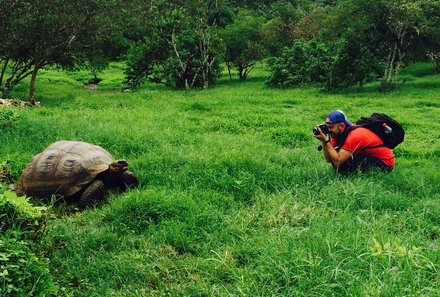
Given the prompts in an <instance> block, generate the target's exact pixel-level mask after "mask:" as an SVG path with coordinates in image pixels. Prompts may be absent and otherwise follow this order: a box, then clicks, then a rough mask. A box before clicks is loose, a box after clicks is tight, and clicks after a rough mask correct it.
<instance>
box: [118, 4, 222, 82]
mask: <svg viewBox="0 0 440 297" xmlns="http://www.w3.org/2000/svg"><path fill="white" fill-rule="evenodd" d="M208 4H209V3H208ZM208 4H204V5H197V4H195V3H192V2H189V3H187V5H183V6H179V5H175V4H173V3H169V4H166V3H159V4H157V5H155V6H154V9H155V10H157V13H156V14H155V15H154V16H153V17H152V19H151V20H150V26H151V30H150V31H149V32H148V34H147V35H146V36H145V38H144V40H143V42H140V43H138V44H136V45H135V46H134V47H133V48H132V49H131V50H130V52H129V54H128V58H129V60H128V65H127V70H126V71H125V72H126V82H127V83H128V84H129V85H131V86H139V85H140V84H141V83H142V81H144V80H149V81H151V82H154V83H163V84H165V85H167V86H172V87H176V88H179V89H191V88H207V87H208V86H209V85H211V84H213V83H214V82H215V80H216V79H217V78H218V76H219V75H220V62H221V61H220V59H221V50H222V47H221V42H220V40H219V38H218V36H217V34H216V33H215V32H214V27H213V24H210V23H209V22H210V20H211V19H210V16H211V15H212V10H211V7H210V5H208ZM211 21H212V20H211Z"/></svg>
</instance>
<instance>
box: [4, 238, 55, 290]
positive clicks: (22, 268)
mask: <svg viewBox="0 0 440 297" xmlns="http://www.w3.org/2000/svg"><path fill="white" fill-rule="evenodd" d="M56 292H57V286H56V285H55V283H54V282H53V281H52V278H51V276H50V274H49V269H48V268H47V264H46V263H45V260H41V259H39V258H38V257H37V256H36V255H35V254H34V253H33V252H32V251H31V248H30V244H29V242H26V241H24V240H19V239H16V238H14V237H10V238H7V237H4V236H3V235H0V296H56Z"/></svg>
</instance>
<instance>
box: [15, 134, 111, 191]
mask: <svg viewBox="0 0 440 297" xmlns="http://www.w3.org/2000/svg"><path fill="white" fill-rule="evenodd" d="M113 161H114V159H113V157H112V156H111V155H110V154H109V153H108V152H107V151H106V150H105V149H103V148H102V147H100V146H97V145H93V144H90V143H86V142H82V141H58V142H55V143H53V144H51V145H50V146H48V147H47V148H46V149H45V150H44V151H43V152H41V153H40V154H38V155H36V156H35V157H34V158H33V159H32V160H31V161H30V162H29V164H28V165H27V167H26V168H25V170H24V171H23V173H22V174H21V176H20V178H19V180H18V184H17V195H24V194H26V195H27V196H35V197H41V198H45V197H46V198H48V197H51V196H52V195H53V194H58V195H62V196H65V197H69V196H72V195H74V194H75V193H77V192H78V191H80V190H81V189H83V188H84V187H85V186H86V185H88V184H89V183H91V182H92V181H93V180H94V179H95V177H96V176H97V175H98V174H99V173H101V172H104V171H106V170H107V169H108V168H109V165H110V164H111V163H112V162H113Z"/></svg>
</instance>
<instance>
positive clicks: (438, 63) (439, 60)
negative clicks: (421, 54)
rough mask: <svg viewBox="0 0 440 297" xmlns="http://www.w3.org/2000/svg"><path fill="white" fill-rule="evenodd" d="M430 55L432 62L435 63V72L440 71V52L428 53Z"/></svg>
mask: <svg viewBox="0 0 440 297" xmlns="http://www.w3.org/2000/svg"><path fill="white" fill-rule="evenodd" d="M428 57H430V58H431V60H432V62H433V63H434V67H435V72H436V73H440V52H439V53H437V54H434V53H428Z"/></svg>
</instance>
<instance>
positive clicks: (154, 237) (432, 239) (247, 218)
mask: <svg viewBox="0 0 440 297" xmlns="http://www.w3.org/2000/svg"><path fill="white" fill-rule="evenodd" d="M431 69H432V66H431V65H430V64H419V65H414V66H411V67H409V68H407V69H405V71H404V73H403V75H402V77H403V78H405V79H406V82H405V84H403V85H402V86H400V87H399V88H398V89H397V90H396V91H394V92H392V93H386V94H384V93H379V92H377V91H376V88H377V84H371V85H366V86H364V87H362V88H361V87H353V88H350V89H348V90H344V91H341V92H335V93H333V94H327V93H322V92H320V91H319V90H318V89H316V88H305V89H290V90H276V89H270V88H268V87H266V86H265V84H264V75H265V70H264V68H262V67H260V68H259V69H256V71H255V72H252V73H251V76H250V79H249V81H247V82H243V83H241V82H238V81H236V80H233V81H230V80H229V79H228V78H226V77H225V78H223V79H222V80H220V81H219V83H218V84H217V85H216V86H215V87H213V88H211V89H209V90H206V91H175V90H169V89H166V88H164V87H161V86H155V85H145V86H143V87H142V88H140V89H136V90H132V91H131V92H123V91H122V90H123V88H122V81H123V74H122V70H123V68H122V65H121V64H112V65H111V67H110V69H108V70H107V71H106V72H105V73H103V74H102V75H101V77H102V78H103V81H102V82H101V84H100V86H99V88H98V89H97V90H85V89H84V88H83V84H84V83H85V82H86V81H87V80H88V79H89V78H91V76H90V75H89V74H87V73H82V72H78V73H65V72H57V71H55V70H46V71H44V72H42V73H41V74H40V76H39V78H38V81H37V91H36V99H37V100H40V101H41V102H42V104H43V106H42V107H41V108H22V109H4V110H0V124H1V127H2V132H1V134H0V142H1V148H2V150H1V157H0V161H2V162H6V161H7V162H8V163H9V164H11V166H12V173H13V177H14V178H15V179H16V178H18V176H19V175H20V173H21V171H22V170H23V168H24V167H25V166H26V164H27V162H28V161H29V160H30V159H31V158H32V156H34V155H35V154H37V153H39V152H40V151H41V150H42V149H44V148H45V147H46V146H48V145H49V144H51V143H52V142H55V141H57V140H62V139H67V140H82V141H86V142H91V143H95V144H98V145H100V146H102V147H104V148H105V149H107V150H108V151H109V152H110V153H111V154H112V155H113V156H114V157H115V158H126V159H127V160H128V161H129V164H130V168H131V170H132V171H133V172H135V173H136V174H137V176H138V177H139V179H140V182H141V184H140V186H139V187H138V188H136V189H132V190H130V191H128V192H125V193H123V194H111V195H109V197H108V201H107V203H105V204H103V205H100V206H98V207H96V208H89V209H87V210H85V211H82V212H79V211H75V209H74V208H73V207H72V206H68V205H61V206H54V207H53V208H52V210H53V211H54V213H55V214H56V216H55V217H54V218H53V219H52V220H50V221H49V222H48V226H47V234H46V235H45V236H44V237H43V238H42V239H41V242H40V243H39V247H38V248H39V250H40V251H41V253H42V254H43V255H44V257H45V258H47V259H48V260H49V262H48V263H49V267H50V272H51V274H52V276H53V278H54V280H55V281H56V282H57V283H58V285H59V286H60V290H59V295H60V296H63V295H66V296H439V295H440V276H439V273H438V272H439V270H440V183H439V181H440V173H439V172H440V171H439V168H440V167H439V164H440V122H439V119H440V92H439V88H440V76H439V75H434V74H433V71H432V70H431ZM26 92H27V85H26V84H23V85H20V86H18V88H17V89H16V90H15V93H13V94H12V96H14V97H24V98H25V96H26ZM333 109H342V110H344V111H345V112H346V114H347V115H348V117H349V118H350V119H351V120H356V119H358V118H359V117H361V116H368V115H370V114H371V113H372V112H375V111H379V112H384V113H387V114H389V115H390V116H392V117H393V118H395V119H396V120H398V121H399V122H401V123H402V124H403V126H404V127H405V129H406V133H407V134H406V138H405V142H404V143H402V144H401V145H400V146H399V147H398V148H396V149H395V150H394V152H395V155H396V167H395V170H394V172H392V173H391V174H387V175H384V174H377V173H370V174H359V175H357V176H354V177H350V178H341V177H339V176H337V175H336V174H335V173H334V172H333V171H332V169H331V168H330V165H329V164H327V163H326V162H325V160H324V158H323V156H322V153H320V152H318V151H317V150H316V147H317V145H318V144H319V143H318V142H317V141H316V139H314V138H313V136H312V133H311V129H312V128H313V127H314V125H315V124H317V123H320V122H322V121H323V120H324V118H325V116H326V114H327V113H328V112H329V111H331V110H333Z"/></svg>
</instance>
